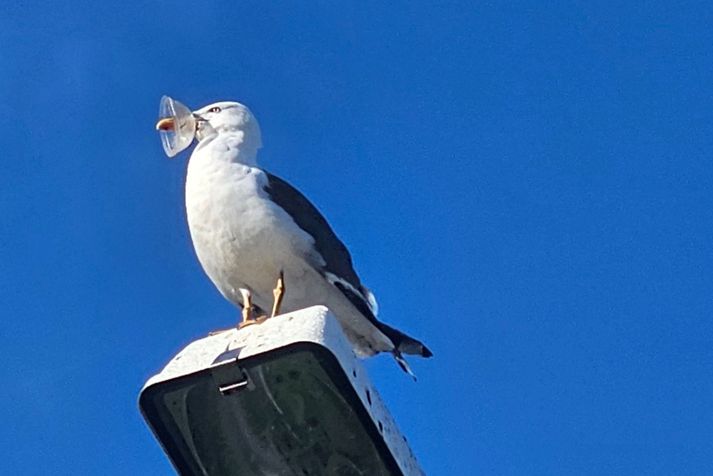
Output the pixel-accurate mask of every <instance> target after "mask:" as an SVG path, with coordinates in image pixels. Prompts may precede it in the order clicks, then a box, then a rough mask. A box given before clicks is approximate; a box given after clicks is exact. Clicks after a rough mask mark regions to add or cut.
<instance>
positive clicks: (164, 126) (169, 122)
mask: <svg viewBox="0 0 713 476" xmlns="http://www.w3.org/2000/svg"><path fill="white" fill-rule="evenodd" d="M175 124H176V123H175V121H174V120H173V118H172V117H164V118H163V119H159V121H158V122H157V123H156V130H157V131H172V130H173V129H174V127H175Z"/></svg>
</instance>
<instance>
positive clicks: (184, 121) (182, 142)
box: [157, 96, 196, 157]
mask: <svg viewBox="0 0 713 476" xmlns="http://www.w3.org/2000/svg"><path fill="white" fill-rule="evenodd" d="M158 116H159V125H160V124H161V123H162V121H163V120H164V119H170V120H172V125H171V126H170V127H165V128H164V127H160V126H158V125H157V127H158V129H159V131H158V133H159V136H161V144H162V145H163V150H164V151H165V152H166V155H167V156H169V157H173V156H175V155H176V154H178V153H179V152H181V151H183V150H186V149H187V148H188V146H190V145H191V143H193V138H194V137H195V135H196V120H195V118H194V117H193V113H192V112H191V110H190V109H188V108H187V107H186V106H185V105H183V104H181V103H180V102H178V101H176V100H175V99H171V98H170V97H168V96H164V97H162V98H161V105H160V106H159V112H158Z"/></svg>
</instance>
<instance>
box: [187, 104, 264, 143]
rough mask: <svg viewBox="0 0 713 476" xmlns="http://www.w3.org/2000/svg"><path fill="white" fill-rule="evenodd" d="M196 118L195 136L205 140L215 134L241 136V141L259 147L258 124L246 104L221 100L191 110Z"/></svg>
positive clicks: (199, 139)
mask: <svg viewBox="0 0 713 476" xmlns="http://www.w3.org/2000/svg"><path fill="white" fill-rule="evenodd" d="M193 116H194V117H195V118H196V138H197V139H198V141H199V142H200V141H202V140H205V139H207V138H209V137H212V136H214V135H216V134H218V135H220V134H236V135H240V134H242V136H243V142H244V143H245V142H249V143H250V145H253V146H255V147H260V145H261V138H260V126H259V125H258V123H257V119H255V116H253V113H252V112H250V109H248V108H247V106H245V105H243V104H240V103H239V102H233V101H222V102H217V103H214V104H209V105H208V106H205V107H202V108H200V109H198V110H197V111H194V112H193Z"/></svg>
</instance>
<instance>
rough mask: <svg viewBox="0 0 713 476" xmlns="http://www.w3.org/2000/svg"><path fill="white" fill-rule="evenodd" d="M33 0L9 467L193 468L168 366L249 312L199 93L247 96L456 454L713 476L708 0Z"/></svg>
mask: <svg viewBox="0 0 713 476" xmlns="http://www.w3.org/2000/svg"><path fill="white" fill-rule="evenodd" d="M203 3H204V2H197V1H192V2H185V1H171V2H168V1H163V2H140V3H138V2H137V3H136V4H134V5H128V4H127V3H125V2H94V1H92V2H34V1H29V2H5V3H4V4H3V6H2V14H0V111H1V113H0V127H1V129H2V134H1V135H0V146H1V148H0V150H2V155H1V158H0V164H1V165H2V175H1V176H2V181H3V186H2V190H1V191H0V216H1V217H2V219H1V220H0V255H1V256H0V259H1V262H2V272H1V273H0V293H1V296H2V297H1V299H0V312H1V313H2V321H1V322H2V324H1V328H0V349H1V350H0V352H1V358H2V365H1V366H0V378H1V379H2V385H1V386H0V422H1V428H0V447H1V448H2V452H3V455H2V458H0V473H2V474H22V475H49V474H51V475H62V474H67V475H70V474H71V475H140V474H147V475H149V474H151V475H153V474H159V475H161V474H165V475H169V474H172V472H173V470H172V469H171V466H170V464H169V463H168V461H167V459H166V457H165V456H164V454H163V453H162V451H161V449H160V448H159V446H158V444H157V443H156V441H155V440H154V439H153V436H152V435H151V433H150V432H149V430H148V428H147V427H146V426H145V424H144V422H143V420H142V419H141V417H140V415H139V412H138V410H137V404H136V401H137V396H138V393H139V390H140V389H141V387H142V385H143V383H144V381H145V380H146V379H147V378H148V377H149V376H151V375H152V374H154V373H155V372H157V371H158V370H159V369H160V368H161V367H162V366H163V365H164V364H165V363H166V361H167V360H168V359H169V358H170V357H171V356H172V355H173V354H174V353H175V352H177V351H178V350H179V349H180V348H181V347H182V346H184V345H185V344H187V343H188V342H190V341H191V340H193V339H195V338H197V337H200V336H203V335H205V334H206V333H207V332H208V331H210V330H213V329H216V328H221V327H226V326H228V325H230V324H231V323H233V322H235V321H236V318H237V313H236V311H235V310H234V309H233V308H232V307H231V305H229V304H228V303H227V302H225V301H224V300H223V299H222V297H221V296H220V295H219V294H218V293H217V291H215V290H214V288H213V286H212V284H211V283H210V282H209V281H208V279H207V278H206V277H205V276H204V275H203V273H202V271H201V269H200V267H199V264H198V262H197V260H196V258H195V256H194V254H193V250H192V246H191V244H190V240H189V236H188V232H187V226H186V223H185V218H184V207H183V182H184V176H185V170H186V159H187V157H188V154H186V153H183V154H181V156H179V157H178V158H177V159H175V160H168V159H167V158H166V157H165V156H164V154H163V151H162V149H161V147H160V143H159V139H158V137H157V135H156V133H155V132H154V130H153V126H154V123H155V120H156V118H157V111H158V103H159V99H160V97H161V96H162V95H163V94H169V95H171V96H173V97H175V98H177V99H179V100H181V101H182V102H184V103H185V104H187V105H189V106H191V107H194V108H198V107H200V106H203V105H205V104H207V103H210V102H214V101H217V100H223V99H234V100H239V101H241V102H243V103H245V104H247V105H248V106H250V108H251V109H252V110H253V112H254V113H255V115H256V116H257V118H258V119H259V121H260V124H261V127H262V133H263V142H264V148H263V150H262V152H261V156H260V157H261V159H260V160H261V163H262V165H263V166H264V167H266V168H267V169H268V170H270V171H271V172H273V173H276V174H277V175H280V176H282V177H284V178H285V179H287V180H289V181H290V182H291V183H293V184H294V185H295V186H297V187H298V188H300V189H301V190H302V191H304V192H305V194H306V195H307V196H308V197H310V199H311V200H312V201H313V202H314V203H316V204H317V206H318V207H319V208H320V209H321V210H322V212H323V213H324V214H325V215H326V216H327V218H328V219H329V220H330V222H331V223H332V224H333V226H334V228H335V229H336V231H337V232H338V234H339V235H340V237H341V238H342V239H343V240H344V241H345V242H346V244H347V245H348V246H349V247H350V249H351V251H352V254H353V256H354V260H355V264H356V266H357V269H358V271H359V273H360V275H361V277H362V279H363V280H364V281H365V282H366V283H367V285H369V286H370V287H371V288H372V289H373V290H374V291H375V293H376V295H377V297H378V299H379V302H380V304H381V317H382V318H383V319H384V320H385V321H387V322H389V323H391V324H393V325H395V326H397V327H400V328H402V329H404V330H407V331H408V332H410V333H412V334H413V335H415V336H417V337H420V338H422V339H423V340H424V341H425V342H427V343H428V345H429V346H430V347H431V349H432V350H433V351H434V353H435V357H434V358H433V359H431V360H429V361H425V360H420V359H417V358H412V359H411V362H412V366H413V367H414V370H415V371H416V373H417V374H418V375H419V381H418V382H417V383H414V382H412V381H411V379H409V378H408V377H407V376H405V375H404V374H402V373H401V371H400V370H399V369H398V367H397V366H396V365H395V364H394V363H393V362H392V360H391V359H390V358H389V357H388V356H381V357H377V358H374V359H372V360H370V361H368V362H367V367H368V369H369V371H370V373H371V375H372V378H373V380H375V381H376V383H377V386H378V388H379V390H380V392H381V394H382V396H383V397H384V399H385V400H386V402H387V403H388V405H389V406H390V408H391V410H392V412H393V414H394V415H395V417H396V420H397V422H398V424H399V426H400V428H401V429H402V431H403V432H404V433H405V434H406V435H407V436H408V438H409V441H410V443H411V445H412V447H413V449H414V451H415V453H416V455H417V457H418V459H419V460H420V462H421V464H422V466H423V467H424V469H425V470H426V472H427V473H428V474H429V475H475V474H492V475H523V474H538V475H552V474H597V475H613V474H620V475H634V474H647V475H649V474H660V475H670V474H688V475H699V474H700V475H702V474H713V345H712V340H713V324H712V323H711V315H712V313H713V274H712V273H711V265H712V264H713V259H712V258H713V256H712V253H711V239H712V238H713V217H712V212H711V209H712V208H713V200H712V199H711V190H712V185H713V183H712V182H713V169H712V167H713V164H712V159H713V153H712V152H713V93H712V92H711V88H712V87H713V33H712V32H713V29H712V28H711V25H713V7H711V4H710V2H704V1H702V2H645V4H644V3H641V2H629V3H627V2H617V3H609V4H604V3H602V2H595V3H597V6H593V5H591V3H592V2H584V1H581V2H550V3H542V2H520V3H518V2H515V3H514V4H510V5H504V4H502V3H501V2H462V3H448V4H445V3H441V4H440V5H439V6H433V5H431V6H426V4H425V2H423V3H418V2H397V3H393V2H371V1H366V2H353V3H337V2H258V1H249V2H248V1H241V2H236V1H230V2H228V1H226V2H221V3H211V4H209V5H204V4H203Z"/></svg>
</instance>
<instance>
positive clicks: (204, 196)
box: [156, 98, 433, 376]
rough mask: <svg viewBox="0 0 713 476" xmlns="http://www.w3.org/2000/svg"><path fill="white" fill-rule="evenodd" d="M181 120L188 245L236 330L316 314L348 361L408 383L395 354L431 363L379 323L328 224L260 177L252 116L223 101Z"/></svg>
mask: <svg viewBox="0 0 713 476" xmlns="http://www.w3.org/2000/svg"><path fill="white" fill-rule="evenodd" d="M168 99H170V98H168ZM176 102H177V101H176ZM178 104H179V105H180V106H181V107H184V108H185V106H183V105H181V104H180V103H178ZM186 113H187V114H190V115H191V116H192V117H189V119H190V121H189V125H190V126H191V127H194V128H195V130H193V131H189V133H190V135H189V137H190V140H189V141H188V145H190V143H191V142H192V141H193V134H194V135H195V138H196V139H197V146H196V147H195V149H194V150H193V153H192V154H191V157H190V159H189V161H188V171H187V176H186V194H185V198H186V212H187V216H188V225H189V228H190V235H191V239H192V241H193V246H194V248H195V252H196V255H197V257H198V260H199V261H200V263H201V266H202V267H203V270H204V271H205V273H206V274H207V275H208V277H209V278H210V280H211V281H212V282H213V284H214V285H215V286H216V288H218V290H219V291H220V293H221V294H222V295H223V296H224V297H225V298H226V299H227V300H228V301H230V302H231V303H233V304H234V305H236V306H238V307H240V308H242V312H241V314H242V322H241V323H240V326H239V327H244V326H247V325H253V324H259V323H260V322H263V321H264V320H265V319H266V318H267V316H268V311H269V315H270V317H272V316H275V315H277V314H279V313H280V312H290V311H295V310H298V309H302V308H305V307H309V306H313V305H318V304H321V305H324V306H326V307H327V308H328V309H330V310H331V311H332V313H333V314H334V315H335V316H336V317H337V319H338V320H339V321H340V323H341V325H342V327H343V329H344V331H345V334H346V336H347V338H348V339H349V341H350V343H351V344H352V346H353V349H354V352H355V354H356V355H358V356H359V357H362V358H364V357H369V356H372V355H375V354H378V353H380V352H388V353H391V354H392V355H393V356H394V358H395V359H396V362H397V363H398V364H399V366H400V367H401V368H402V369H403V370H404V371H405V372H407V373H408V374H410V375H411V376H413V372H411V369H410V368H409V366H408V364H407V362H406V360H405V359H404V358H403V354H411V355H419V356H422V357H431V356H432V355H433V354H432V353H431V351H430V350H429V349H428V348H427V347H426V346H425V345H424V344H423V343H421V342H420V341H418V340H416V339H414V338H412V337H410V336H408V335H406V334H404V333H403V332H401V331H399V330H397V329H395V328H393V327H391V326H389V325H387V324H385V323H383V322H381V321H379V320H378V319H377V312H378V307H377V303H376V299H375V298H374V295H373V294H372V293H371V291H369V289H367V287H366V286H364V285H363V284H362V282H361V280H360V279H359V276H358V275H357V273H356V271H355V270H354V266H353V264H352V258H351V256H350V254H349V251H348V250H347V248H346V246H345V245H344V244H343V243H342V242H341V241H340V240H339V238H338V237H337V235H336V234H335V233H334V231H333V230H332V228H331V227H330V225H329V223H328V222H327V220H326V219H325V218H324V217H323V216H322V214H321V213H320V212H319V211H318V210H317V208H316V207H315V206H314V205H313V204H312V203H311V202H310V201H309V200H308V199H307V198H306V197H305V196H304V195H303V194H302V193H300V192H299V191H298V190H297V189H296V188H294V187H293V186H291V185H290V184H289V183H287V182H286V181H285V180H283V179H281V178H279V177H277V176H276V175H273V174H271V173H270V172H268V171H266V170H264V169H261V168H260V167H258V165H257V160H256V159H257V153H258V150H259V149H260V148H261V146H262V140H261V135H260V126H259V125H258V123H257V120H256V119H255V116H253V114H252V113H251V112H250V110H249V109H248V108H247V107H246V106H244V105H243V104H240V103H238V102H232V101H225V102H218V103H215V104H211V105H208V106H205V107H203V108H201V109H198V110H196V111H193V112H192V113H191V112H190V111H189V110H188V109H186ZM156 129H157V130H159V131H163V132H169V133H170V132H178V133H180V132H181V131H180V130H178V129H179V121H178V120H177V119H176V117H164V118H162V119H160V120H159V122H158V123H157V124H156ZM188 145H186V146H185V147H188ZM167 152H168V151H167ZM176 153H177V152H176ZM255 315H260V317H257V318H256V317H254V316H255Z"/></svg>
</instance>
